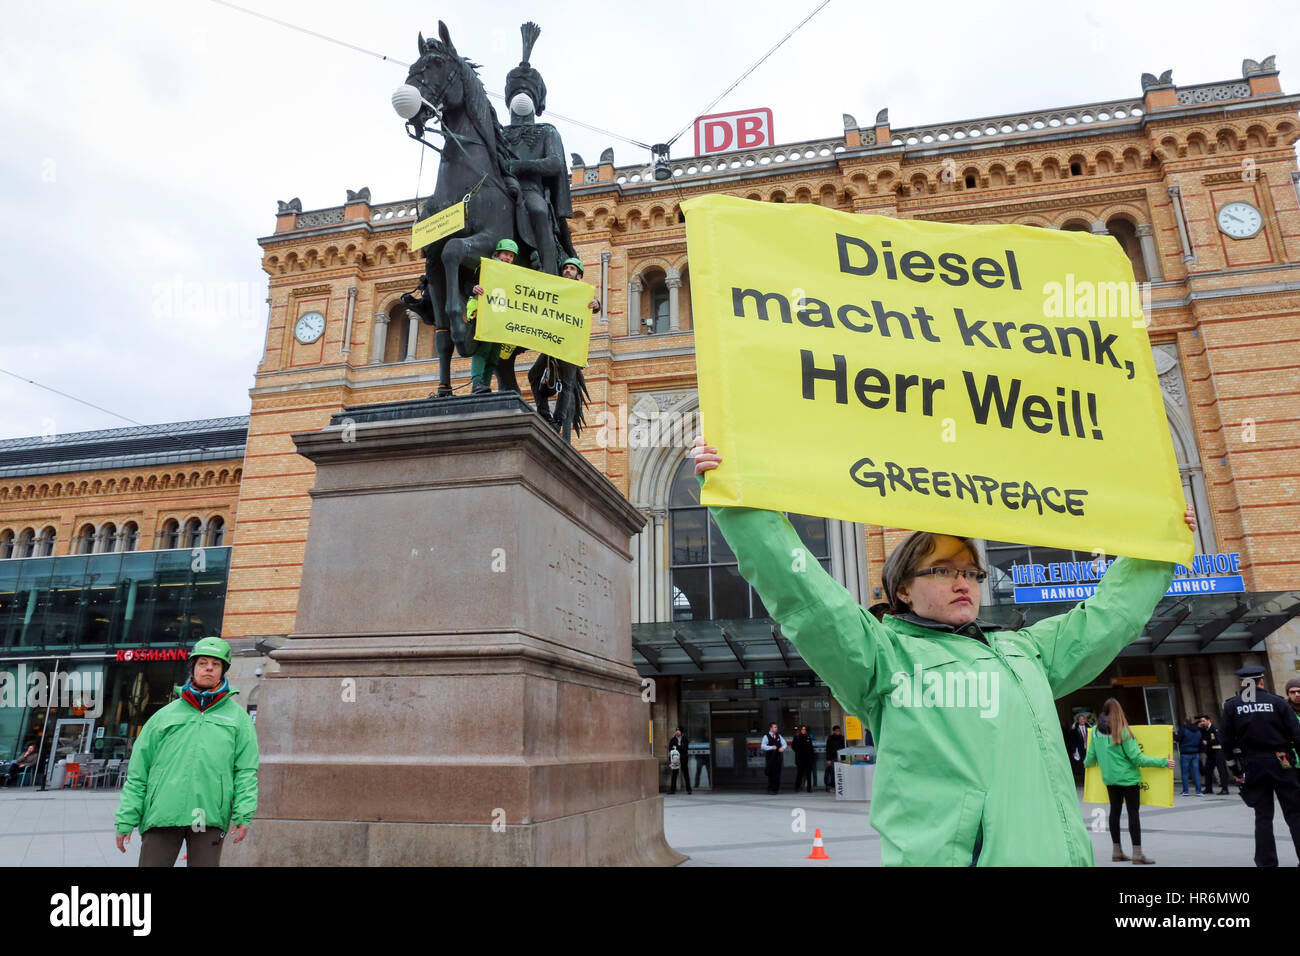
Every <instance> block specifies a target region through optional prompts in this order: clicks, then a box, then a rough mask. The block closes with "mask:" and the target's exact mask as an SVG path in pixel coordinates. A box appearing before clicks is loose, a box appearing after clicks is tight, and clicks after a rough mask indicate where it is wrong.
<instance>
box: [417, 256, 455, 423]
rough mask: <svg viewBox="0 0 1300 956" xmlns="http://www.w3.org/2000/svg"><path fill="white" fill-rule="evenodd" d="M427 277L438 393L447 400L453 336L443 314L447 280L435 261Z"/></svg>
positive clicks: (449, 392) (433, 260) (430, 264)
mask: <svg viewBox="0 0 1300 956" xmlns="http://www.w3.org/2000/svg"><path fill="white" fill-rule="evenodd" d="M426 275H428V277H429V285H428V287H427V288H426V289H425V290H424V294H425V296H426V298H428V300H429V304H430V305H432V306H433V316H434V333H433V342H434V349H435V351H436V352H437V353H438V391H437V393H436V394H437V396H438V397H439V398H446V397H447V396H448V395H450V394H451V393H452V392H451V351H452V344H451V334H450V333H449V332H448V331H447V319H446V316H445V314H443V311H442V310H443V308H444V304H443V300H444V298H445V295H444V285H445V283H446V279H445V278H444V277H443V274H442V269H441V268H440V266H439V265H438V263H437V261H436V260H435V259H432V258H431V259H429V262H428V269H427V271H426Z"/></svg>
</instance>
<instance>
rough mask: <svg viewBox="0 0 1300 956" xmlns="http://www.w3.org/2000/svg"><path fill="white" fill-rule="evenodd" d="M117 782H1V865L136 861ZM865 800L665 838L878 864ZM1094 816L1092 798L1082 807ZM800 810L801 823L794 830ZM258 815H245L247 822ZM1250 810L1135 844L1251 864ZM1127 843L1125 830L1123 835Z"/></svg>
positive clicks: (776, 801)
mask: <svg viewBox="0 0 1300 956" xmlns="http://www.w3.org/2000/svg"><path fill="white" fill-rule="evenodd" d="M117 800H118V791H116V790H102V791H97V790H89V791H87V790H78V791H76V792H73V791H70V790H64V791H61V792H58V791H49V792H45V793H42V792H40V791H38V790H34V789H30V788H27V789H22V790H13V789H10V790H0V865H4V866H94V867H99V866H135V865H136V863H137V861H138V859H139V852H140V836H139V834H134V835H133V836H132V838H131V843H130V844H129V845H128V848H127V852H126V853H119V852H118V851H117V848H116V847H115V846H114V843H113V814H114V813H115V812H116V810H117ZM867 808H868V804H866V803H859V802H845V801H838V802H837V801H836V800H835V798H834V796H833V795H832V794H828V793H825V792H820V791H819V792H816V793H812V794H807V793H805V794H794V793H782V794H780V795H779V796H775V797H771V796H768V795H767V794H764V793H762V792H746V791H741V792H735V791H733V792H727V793H710V792H705V791H697V792H696V793H695V795H694V796H686V795H685V794H683V793H677V794H675V795H667V794H666V795H665V796H664V830H665V832H666V833H667V836H668V842H669V843H670V844H672V846H673V847H674V848H675V849H677V850H679V851H680V852H682V853H685V854H687V855H688V856H690V858H691V859H690V861H689V862H688V863H687V864H686V865H687V866H879V865H880V838H879V837H878V836H877V835H876V833H875V831H874V830H872V829H871V827H870V825H869V824H868V822H867ZM1100 809H1101V815H1099V816H1097V817H1096V818H1095V819H1096V821H1097V825H1098V827H1099V829H1093V828H1091V827H1090V831H1091V832H1092V844H1093V850H1094V853H1095V854H1096V858H1097V864H1098V865H1099V866H1126V867H1131V866H1132V864H1129V863H1111V862H1110V835H1109V832H1108V831H1107V829H1106V816H1105V814H1106V812H1107V810H1106V808H1104V807H1103V808H1100ZM1083 810H1084V814H1085V820H1086V821H1087V822H1088V823H1089V824H1091V823H1092V822H1093V820H1094V816H1093V810H1094V805H1092V804H1087V805H1085V806H1084V808H1083ZM796 811H802V816H803V820H804V824H805V826H806V831H805V832H795V831H794V830H792V825H794V824H795V823H796V822H797V820H798V819H799V816H798V815H797V814H796ZM256 825H257V821H256V820H254V821H253V826H256ZM818 827H820V828H821V831H822V839H823V841H824V842H825V845H826V852H827V854H828V855H829V856H830V860H829V861H820V862H818V861H812V860H808V859H807V856H808V854H809V852H810V851H811V849H812V839H813V831H814V830H815V829H816V828H818ZM1274 829H1275V832H1276V834H1277V845H1278V856H1279V858H1280V861H1281V864H1282V866H1294V865H1295V863H1296V854H1295V849H1294V847H1293V846H1292V844H1291V839H1290V835H1289V834H1288V833H1287V831H1286V828H1285V825H1284V823H1283V821H1282V816H1281V810H1280V808H1279V809H1278V812H1277V814H1276V816H1275V817H1274ZM1253 832H1254V818H1253V815H1252V813H1251V812H1250V810H1249V809H1248V808H1247V807H1246V806H1245V805H1244V804H1243V803H1242V802H1241V799H1240V798H1239V797H1237V796H1236V795H1235V793H1234V794H1233V796H1231V797H1220V796H1206V797H1182V796H1177V797H1175V805H1174V807H1172V808H1170V809H1165V808H1157V807H1143V808H1142V833H1143V840H1142V842H1143V849H1144V850H1145V851H1146V852H1147V853H1149V854H1150V855H1151V856H1153V857H1154V858H1155V859H1156V860H1157V865H1159V866H1251V865H1252V864H1253V860H1252V857H1253V854H1254V837H1253ZM1124 841H1125V848H1126V849H1127V848H1128V833H1127V831H1125V834H1124ZM242 849H243V848H242V847H240V846H235V845H233V844H228V845H227V846H226V849H225V852H224V857H223V859H224V861H225V862H226V863H229V864H235V865H237V864H239V862H240V857H241V852H242Z"/></svg>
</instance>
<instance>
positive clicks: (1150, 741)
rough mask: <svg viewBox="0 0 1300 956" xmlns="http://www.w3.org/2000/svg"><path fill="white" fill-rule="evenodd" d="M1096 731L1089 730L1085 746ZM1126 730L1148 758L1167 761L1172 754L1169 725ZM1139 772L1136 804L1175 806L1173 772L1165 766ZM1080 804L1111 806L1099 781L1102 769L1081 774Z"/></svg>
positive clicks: (1150, 725) (1172, 732)
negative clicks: (1140, 791)
mask: <svg viewBox="0 0 1300 956" xmlns="http://www.w3.org/2000/svg"><path fill="white" fill-rule="evenodd" d="M1095 729H1096V728H1093V730H1090V731H1088V746H1089V747H1091V746H1092V736H1093V733H1094V731H1095ZM1129 730H1131V731H1133V736H1134V737H1136V738H1137V742H1138V744H1139V745H1141V747H1142V752H1143V753H1144V754H1146V755H1147V756H1148V757H1159V758H1160V759H1162V760H1168V759H1169V758H1170V757H1171V756H1172V755H1173V747H1174V728H1173V727H1172V726H1170V725H1169V724H1130V725H1129ZM1139 769H1140V770H1141V771H1142V793H1141V794H1140V795H1139V797H1138V802H1139V803H1145V804H1147V805H1149V806H1153V807H1172V806H1173V805H1174V772H1173V771H1172V770H1170V769H1169V768H1168V767H1140V768H1139ZM1083 802H1084V803H1110V795H1109V794H1108V793H1107V792H1106V785H1105V784H1104V783H1102V780H1101V767H1096V766H1093V767H1089V768H1088V769H1087V770H1086V771H1085V772H1084V775H1083Z"/></svg>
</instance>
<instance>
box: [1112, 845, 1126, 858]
mask: <svg viewBox="0 0 1300 956" xmlns="http://www.w3.org/2000/svg"><path fill="white" fill-rule="evenodd" d="M1110 861H1111V862H1112V863H1127V862H1128V857H1127V856H1125V855H1124V848H1123V847H1122V846H1120V845H1119V844H1118V843H1116V844H1115V849H1114V850H1113V851H1112V852H1111V854H1110Z"/></svg>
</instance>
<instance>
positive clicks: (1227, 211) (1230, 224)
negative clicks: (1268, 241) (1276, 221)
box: [1218, 202, 1264, 239]
mask: <svg viewBox="0 0 1300 956" xmlns="http://www.w3.org/2000/svg"><path fill="white" fill-rule="evenodd" d="M1218 218H1219V228H1220V229H1221V230H1223V232H1224V233H1226V234H1227V235H1229V236H1231V237H1232V238H1233V239H1249V238H1250V237H1251V236H1253V235H1254V234H1255V233H1257V232H1259V230H1260V227H1261V226H1263V225H1264V217H1263V216H1261V215H1260V214H1259V210H1258V209H1256V208H1255V207H1254V206H1252V205H1251V204H1250V203H1248V202H1230V203H1228V204H1227V205H1226V206H1224V207H1223V208H1222V209H1220V210H1219V217H1218Z"/></svg>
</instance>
